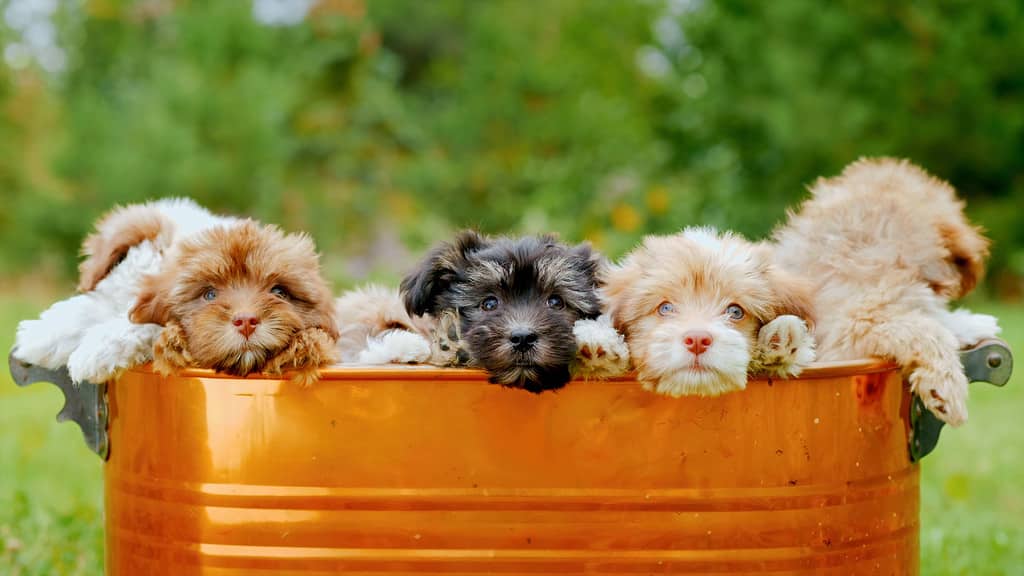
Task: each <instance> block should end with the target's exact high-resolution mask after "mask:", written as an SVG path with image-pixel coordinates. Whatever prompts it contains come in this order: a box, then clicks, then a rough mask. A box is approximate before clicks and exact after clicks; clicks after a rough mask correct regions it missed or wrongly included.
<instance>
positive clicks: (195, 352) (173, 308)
mask: <svg viewBox="0 0 1024 576" xmlns="http://www.w3.org/2000/svg"><path fill="white" fill-rule="evenodd" d="M130 318H131V320H132V322H138V323H156V324H161V325H163V326H164V329H163V331H162V332H161V334H160V337H159V338H158V339H157V341H156V343H155V344H154V346H153V360H154V368H155V369H156V370H157V371H158V372H160V373H163V374H173V373H176V372H177V371H179V370H180V369H182V368H188V367H196V368H212V369H215V370H218V371H222V372H227V373H229V374H233V375H236V376H245V375H247V374H250V373H253V372H261V371H265V372H268V373H271V374H280V373H281V372H282V371H284V370H295V371H296V373H295V377H294V380H295V381H296V382H298V383H299V384H302V385H308V384H310V383H312V382H314V381H315V380H316V379H317V378H318V377H319V370H318V369H319V367H320V366H323V365H325V364H329V363H331V362H333V361H334V358H335V355H336V352H335V348H334V342H335V339H336V338H337V336H338V329H337V327H336V324H335V321H334V308H333V300H332V298H331V293H330V290H329V289H328V287H327V284H326V282H324V280H323V278H322V277H321V276H320V264H319V259H318V257H317V253H316V250H315V248H314V246H313V242H312V241H311V240H310V239H309V237H308V236H306V235H302V234H287V235H286V234H284V233H283V232H281V230H280V229H278V228H276V227H274V226H262V225H259V224H257V223H255V222H252V221H244V222H241V223H239V224H235V225H228V226H219V227H215V228H212V229H209V230H206V231H204V232H201V233H199V234H197V235H195V236H194V237H191V238H189V239H187V240H186V241H184V242H182V243H181V244H180V245H178V246H176V247H175V249H174V250H173V251H172V252H171V253H169V254H168V255H167V257H166V258H165V260H164V262H163V264H162V266H161V269H160V272H159V273H157V274H154V275H151V276H148V277H146V278H145V279H144V280H143V286H142V290H141V293H140V295H139V297H138V299H137V301H136V303H135V306H134V307H133V308H132V310H131V312H130Z"/></svg>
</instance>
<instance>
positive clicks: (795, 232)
mask: <svg viewBox="0 0 1024 576" xmlns="http://www.w3.org/2000/svg"><path fill="white" fill-rule="evenodd" d="M963 207H964V205H963V202H961V201H959V200H957V198H956V194H955V192H954V191H953V189H952V188H951V187H950V186H949V185H948V184H946V183H945V182H943V181H941V180H938V179H936V178H933V177H931V176H930V175H928V174H927V173H926V172H925V171H923V170H921V169H920V168H918V167H916V166H914V165H912V164H910V163H908V162H906V161H900V160H893V159H884V158H883V159H868V160H860V161H858V162H855V163H854V164H851V165H850V166H848V167H847V168H846V169H845V170H843V173H842V174H840V175H839V176H837V177H835V178H830V179H821V180H819V181H817V182H816V183H815V184H814V185H813V186H812V187H811V198H810V199H808V200H807V201H806V202H804V204H803V205H802V206H801V207H800V209H799V210H798V211H797V212H795V213H791V214H790V215H789V220H788V222H786V223H785V225H783V226H782V227H781V228H779V229H778V230H777V231H776V232H775V242H776V244H777V248H776V258H777V260H778V262H779V264H780V265H781V266H783V267H784V268H785V269H786V270H788V271H790V272H793V273H795V274H801V275H803V276H805V277H806V278H808V279H809V280H810V281H812V282H813V294H814V304H815V306H816V308H817V309H818V310H820V311H822V314H821V316H819V317H818V323H817V328H816V331H817V339H818V353H819V357H820V358H821V359H822V360H846V359H851V358H860V357H865V356H880V357H884V358H889V359H892V360H895V361H896V362H897V363H899V364H900V366H902V367H903V370H904V374H905V376H906V378H907V379H908V381H909V382H910V385H911V387H912V389H913V390H914V392H916V393H917V395H918V396H920V397H921V399H922V400H923V401H924V403H925V405H926V406H927V407H928V409H929V410H931V411H932V412H933V413H935V415H936V416H937V417H939V418H940V419H942V420H944V421H945V422H947V423H949V424H952V425H954V426H956V425H959V424H962V423H963V422H965V421H966V420H967V378H966V377H965V376H964V373H963V367H962V366H961V364H960V358H959V354H958V351H959V349H960V348H963V347H967V346H971V345H973V344H976V343H977V342H978V341H980V340H982V339H985V338H991V337H994V336H996V335H997V334H998V333H999V326H998V324H997V322H996V320H995V318H993V317H991V316H987V315H984V314H974V313H972V312H970V311H968V310H963V309H960V310H956V311H950V310H949V302H950V300H955V299H957V298H960V297H962V296H964V295H966V294H967V293H968V292H970V290H971V289H972V288H974V286H975V284H977V282H978V281H979V280H980V278H981V276H982V274H983V272H984V262H985V258H986V257H987V255H988V240H986V239H985V237H984V236H982V234H981V233H980V231H979V230H978V228H976V227H974V226H972V225H971V224H970V223H969V222H968V221H967V218H966V217H965V216H964V212H963Z"/></svg>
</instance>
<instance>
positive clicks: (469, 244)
mask: <svg viewBox="0 0 1024 576" xmlns="http://www.w3.org/2000/svg"><path fill="white" fill-rule="evenodd" d="M602 262H603V260H602V258H601V257H600V256H599V255H597V254H596V253H594V252H593V251H592V250H591V248H590V246H589V245H587V244H581V245H578V246H567V245H565V244H562V243H560V242H558V241H557V240H556V239H555V238H554V237H552V236H538V237H524V238H504V237H502V238H489V237H485V236H482V235H480V234H478V233H476V232H472V231H465V232H461V233H460V234H458V235H457V236H456V238H455V239H454V240H453V241H452V242H445V243H442V244H440V245H439V246H438V247H436V248H435V249H434V250H433V251H432V252H430V254H429V255H428V256H427V257H426V258H425V259H424V260H423V262H422V263H421V264H420V266H419V268H418V269H417V270H416V271H415V272H413V273H412V274H410V275H409V276H408V277H406V278H405V279H404V280H403V281H402V284H401V291H402V297H403V299H404V301H405V306H406V309H407V310H408V311H409V312H410V313H411V314H413V315H416V316H423V315H430V316H432V317H434V318H448V319H450V320H451V321H453V322H454V323H453V325H452V330H451V332H453V333H454V336H455V337H456V339H458V338H459V337H460V336H461V340H460V341H461V344H462V345H463V347H464V351H465V352H466V354H467V356H468V364H469V365H471V366H479V367H482V368H484V369H486V370H487V371H488V373H489V374H490V379H491V381H492V382H494V383H497V384H502V385H504V386H511V387H518V388H524V389H526V390H529V391H532V392H539V391H542V390H547V389H554V388H560V387H562V386H564V385H565V384H566V382H568V381H569V379H570V366H571V365H572V364H573V362H574V360H575V358H576V345H575V341H574V339H573V327H574V324H575V323H576V321H577V320H580V319H594V318H597V316H598V314H599V313H600V303H599V300H598V296H597V287H598V279H597V272H598V269H599V267H600V266H601V264H602ZM443 332H445V334H446V335H448V336H451V335H452V334H448V330H447V329H445V330H443Z"/></svg>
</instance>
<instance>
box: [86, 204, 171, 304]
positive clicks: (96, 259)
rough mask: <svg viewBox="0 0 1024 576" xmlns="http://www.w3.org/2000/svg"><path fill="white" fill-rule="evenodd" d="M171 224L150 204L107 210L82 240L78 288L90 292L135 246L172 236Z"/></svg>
mask: <svg viewBox="0 0 1024 576" xmlns="http://www.w3.org/2000/svg"><path fill="white" fill-rule="evenodd" d="M171 226H172V224H171V222H170V221H169V220H168V219H167V218H165V217H164V215H163V214H161V213H160V211H159V210H157V209H156V208H153V207H151V206H144V205H142V206H140V205H136V206H125V207H118V208H114V209H113V210H112V211H110V212H108V213H107V214H106V215H105V216H103V217H102V218H101V219H100V220H99V222H97V223H96V230H95V231H94V232H93V233H92V234H90V235H89V236H87V237H86V239H85V241H84V242H82V255H83V256H85V257H86V258H85V260H83V261H82V263H81V264H79V265H78V274H79V276H78V290H79V291H81V292H88V291H90V290H92V289H93V288H95V287H96V285H97V284H99V282H100V280H103V279H104V278H105V277H106V276H107V274H109V273H110V271H111V270H113V268H114V267H115V266H117V265H118V263H120V262H121V260H124V257H125V256H126V255H127V254H128V251H129V250H131V248H132V247H133V246H136V245H138V244H140V243H141V242H144V241H146V240H157V239H158V238H160V237H169V236H170V231H171V230H170V228H171Z"/></svg>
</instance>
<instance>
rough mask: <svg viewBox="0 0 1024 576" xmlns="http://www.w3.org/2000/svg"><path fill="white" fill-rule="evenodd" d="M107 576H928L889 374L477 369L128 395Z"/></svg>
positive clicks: (114, 446) (870, 366)
mask: <svg viewBox="0 0 1024 576" xmlns="http://www.w3.org/2000/svg"><path fill="white" fill-rule="evenodd" d="M108 395H109V418H110V420H109V432H110V446H111V450H110V458H109V461H108V463H107V465H106V510H107V570H108V573H109V574H112V575H121V576H126V575H131V576H134V575H142V574H150V575H156V574H168V575H170V574H173V575H176V576H179V575H184V574H209V575H218V576H220V575H229V574H231V575H234V574H243V573H244V574H253V573H260V574H275V575H291V574H328V573H336V572H339V571H345V572H347V573H366V574H370V573H373V574H380V573H382V572H383V573H389V572H391V573H409V572H416V573H433V574H452V573H459V574H491V573H531V574H566V573H587V574H602V573H643V574H650V573H675V572H709V573H715V572H717V573H729V574H742V573H760V574H763V573H778V574H794V573H816V574H823V573H824V574H833V573H834V574H911V573H915V572H916V570H917V564H918V468H917V466H916V465H913V464H911V462H910V460H909V458H908V455H907V434H908V421H907V418H906V417H905V415H906V414H908V404H909V396H908V395H907V394H906V393H905V392H904V387H903V385H902V382H901V380H900V377H899V375H898V374H897V372H895V371H894V370H893V369H892V368H891V366H889V365H888V364H885V363H882V362H859V363H852V364H845V365H841V366H840V365H832V366H820V367H816V368H814V369H811V370H808V371H807V372H806V374H805V375H804V377H802V378H801V379H799V380H793V381H784V382H775V383H774V384H773V383H771V382H768V381H754V382H751V383H750V385H749V388H748V390H746V391H745V392H742V393H735V394H728V395H726V396H722V397H719V398H682V399H673V398H666V397H662V396H658V395H655V394H652V393H650V392H646V391H644V390H642V389H641V388H640V386H639V385H638V384H637V383H636V382H635V381H628V380H620V381H610V382H574V383H572V384H570V385H569V386H568V387H567V388H565V389H564V390H562V391H559V392H557V393H547V394H542V395H539V396H538V395H533V394H529V393H526V392H522V391H518V390H509V389H503V388H500V387H497V386H494V385H490V384H487V383H486V380H485V378H484V377H483V375H482V374H480V373H478V372H475V371H468V370H440V369H433V368H419V367H394V368H361V369H354V368H348V369H346V368H334V369H330V370H328V371H327V372H326V374H325V379H324V381H322V382H320V383H319V384H317V385H316V386H314V387H313V388H311V389H305V390H303V389H299V388H296V387H295V386H293V385H292V384H290V383H288V382H285V381H279V380H265V379H256V378H250V379H244V380H243V379H234V378H226V377H220V376H217V375H214V374H213V373H210V372H206V371H195V372H192V373H189V374H186V375H184V376H183V377H179V378H171V379H163V378H160V377H157V376H154V375H153V374H151V373H148V372H146V371H134V372H130V373H128V374H126V375H125V376H123V377H122V378H121V379H120V380H118V381H117V382H115V383H112V384H111V385H110V386H109V389H108Z"/></svg>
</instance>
